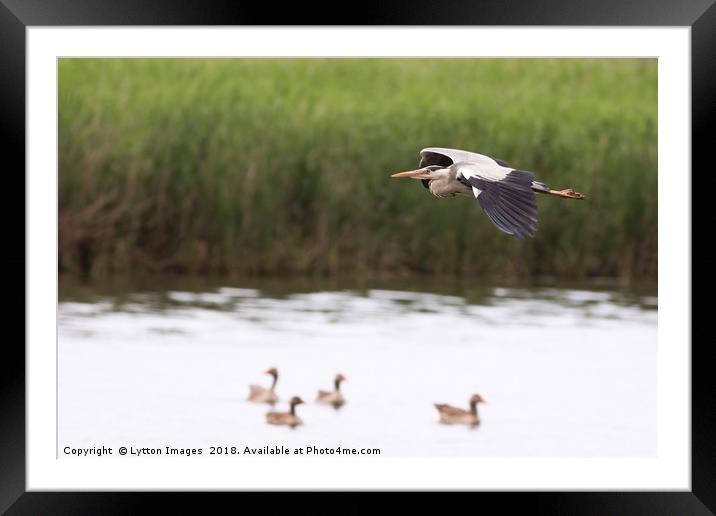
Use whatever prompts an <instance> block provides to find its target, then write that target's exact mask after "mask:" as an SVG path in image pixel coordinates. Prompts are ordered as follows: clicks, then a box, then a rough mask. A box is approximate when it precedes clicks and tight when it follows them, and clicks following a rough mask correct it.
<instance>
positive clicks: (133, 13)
mask: <svg viewBox="0 0 716 516" xmlns="http://www.w3.org/2000/svg"><path fill="white" fill-rule="evenodd" d="M714 1H715V0H689V1H684V0H651V1H649V0H631V1H622V0H551V1H544V2H533V1H530V0H522V1H519V2H514V1H513V2H500V1H498V0H492V1H481V2H468V1H465V0H462V1H450V2H441V3H438V2H428V1H425V0H420V1H414V2H400V3H390V2H373V1H369V2H365V1H364V2H361V3H360V4H355V6H353V7H352V8H350V9H342V8H338V7H336V9H335V10H328V9H326V8H325V7H321V6H320V4H318V5H316V6H315V7H312V6H309V5H305V4H304V3H300V4H288V3H286V4H285V5H281V6H280V7H279V6H278V4H277V5H267V4H265V3H258V2H253V3H248V2H244V1H241V0H234V1H216V2H208V1H196V0H187V1H184V2H181V3H179V2H170V1H168V0H154V1H150V2H147V1H139V0H130V1H127V0H124V1H121V2H115V1H110V0H79V1H71V0H55V1H52V0H0V76H1V77H2V78H1V79H0V103H1V105H2V112H1V113H2V117H1V120H2V123H1V124H0V127H2V130H3V135H2V136H3V138H2V139H1V140H0V146H1V147H2V157H3V164H4V166H3V169H4V171H5V173H6V177H8V178H9V179H14V180H15V181H17V183H18V184H17V186H16V188H13V189H12V190H13V192H12V194H10V192H6V194H10V195H7V197H6V198H10V197H12V198H17V199H23V201H21V202H24V199H25V195H24V192H25V185H24V179H21V178H24V174H23V173H22V172H21V171H23V172H24V171H25V145H24V143H25V113H26V111H25V80H26V76H25V50H26V49H25V46H26V43H25V42H26V39H25V30H26V28H28V27H31V26H43V25H50V26H65V25H66V26H88V25H100V26H104V25H110V26H111V25H321V24H325V25H513V26H515V25H533V26H534V25H554V26H567V25H575V26H590V25H607V26H688V27H691V38H692V41H691V49H692V54H691V73H692V171H693V170H702V169H703V170H704V171H706V174H709V173H711V168H712V167H713V165H712V164H711V163H709V160H710V157H711V155H710V153H709V151H710V150H711V147H713V143H712V137H711V136H710V135H711V131H709V129H713V128H714V114H715V113H716V4H715V3H714ZM343 12H345V13H347V14H342V13H343ZM692 177H693V172H692ZM20 191H22V192H23V195H20V194H19V192H20ZM699 191H701V192H705V191H708V189H706V188H702V187H700V188H699V189H693V188H692V192H694V193H698V192H699ZM701 195H702V196H703V195H705V194H704V193H702V194H701ZM695 205H696V204H695V203H694V202H693V201H692V206H695ZM3 206H8V203H4V204H3ZM10 209H11V208H10V207H6V208H5V212H6V220H8V221H9V220H12V219H11V218H10V217H9V215H10V214H11V213H12V214H13V215H14V214H15V213H17V212H16V211H12V212H11V211H10ZM23 213H24V206H23ZM712 217H713V216H711V218H712ZM692 219H693V221H694V224H695V225H696V226H697V227H696V230H697V231H698V225H699V224H704V223H703V222H699V220H703V219H697V218H696V217H692ZM707 220H709V219H707ZM11 226H12V224H7V225H6V227H5V229H6V234H7V231H10V233H11V237H15V236H16V235H15V234H13V233H12V232H13V231H16V232H18V233H20V231H22V236H20V234H18V235H17V237H16V238H10V239H8V242H9V243H11V247H12V249H14V250H15V249H17V250H19V254H21V255H22V256H21V257H18V258H16V257H15V256H14V255H10V254H9V253H6V256H7V257H8V258H6V259H5V261H6V265H7V266H8V270H10V268H13V269H17V268H20V267H24V264H25V263H26V258H27V257H26V255H25V245H24V242H25V233H24V227H23V228H19V225H16V226H18V227H17V228H15V227H11ZM692 234H693V232H692ZM697 234H698V233H697ZM8 247H10V246H8ZM691 252H692V253H693V246H692V249H691ZM10 256H11V257H10ZM692 256H694V255H693V254H692ZM16 276H17V277H18V278H19V275H16ZM18 281H19V279H18ZM702 288H703V287H702ZM23 291H24V290H23ZM23 299H24V295H23ZM24 307H25V305H24V303H22V305H21V304H19V303H15V304H14V307H13V308H8V310H9V311H18V312H19V311H20V310H22V311H23V315H24ZM22 318H23V320H24V317H22ZM20 319H21V317H20V314H19V313H18V314H17V316H16V317H12V316H10V317H8V319H7V320H9V321H15V320H17V321H19V320H20ZM692 321H693V319H692ZM692 328H693V322H692ZM692 331H693V330H692ZM23 335H24V330H23ZM691 344H692V348H691V349H692V462H691V464H692V490H691V491H690V492H668V491H664V492H656V491H648V492H639V493H636V492H621V493H619V492H588V493H587V492H583V493H576V492H570V493H563V492H549V493H544V492H530V493H519V494H518V493H484V492H479V493H470V494H468V496H470V497H477V498H478V500H479V502H480V503H482V501H483V500H488V499H489V500H490V501H493V502H497V503H499V504H500V507H501V509H503V510H510V509H519V508H524V509H526V510H529V511H530V512H532V513H534V512H537V513H540V514H541V513H545V514H547V513H548V514H605V513H608V514H642V513H646V514H710V513H712V512H716V474H715V470H716V460H714V459H715V458H716V446H715V444H714V442H715V441H716V426H715V422H714V414H716V410H714V409H713V407H714V402H715V401H716V400H715V399H714V393H715V392H716V389H715V388H714V385H715V383H714V377H713V375H711V374H710V372H709V371H708V368H709V361H708V360H707V359H706V356H707V349H708V348H707V346H709V344H708V343H707V342H705V340H699V339H693V340H692V342H691ZM3 351H4V352H3V358H4V360H3V363H4V365H5V367H4V371H3V373H2V374H0V406H1V407H2V418H1V419H0V421H1V422H0V511H7V514H73V515H79V514H115V513H116V514H128V513H129V514H131V513H135V512H145V511H146V507H147V505H146V504H147V502H148V501H150V500H151V501H158V502H159V503H160V504H161V506H162V507H163V509H164V510H167V511H170V510H173V507H178V508H183V509H184V510H186V509H190V510H191V509H198V510H201V511H202V512H204V511H206V502H207V501H208V499H209V497H210V496H212V493H200V494H195V495H194V496H195V497H191V498H189V497H188V495H187V494H185V493H171V494H169V493H154V494H151V493H142V494H139V493H119V492H114V493H98V492H94V493H79V492H63V493H49V492H42V493H41V492H26V488H25V473H26V460H25V430H26V428H25V401H26V400H25V389H26V385H25V347H24V338H23V339H22V341H21V340H20V339H8V340H7V341H6V342H5V343H4V349H3ZM213 496H216V494H213ZM233 496H248V493H230V494H222V495H221V498H223V499H224V501H228V500H227V497H233ZM251 496H252V497H253V496H254V495H251ZM274 496H275V495H274ZM352 498H353V502H355V503H359V504H360V503H362V502H361V499H360V497H358V496H356V495H353V496H352ZM461 498H463V497H462V496H461ZM415 499H416V501H418V503H420V504H421V505H422V504H423V503H424V502H423V501H422V496H419V497H415ZM279 500H280V498H279ZM456 501H458V500H456ZM463 502H464V501H463ZM470 503H474V502H473V501H470ZM369 507H370V506H369Z"/></svg>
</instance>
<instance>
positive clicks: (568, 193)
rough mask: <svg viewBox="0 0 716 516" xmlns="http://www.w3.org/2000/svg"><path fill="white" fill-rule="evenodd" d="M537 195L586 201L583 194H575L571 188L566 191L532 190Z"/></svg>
mask: <svg viewBox="0 0 716 516" xmlns="http://www.w3.org/2000/svg"><path fill="white" fill-rule="evenodd" d="M532 190H534V191H535V192H537V193H542V194H547V195H556V196H557V197H564V198H566V199H584V198H585V197H584V194H581V193H579V192H575V191H574V190H572V189H571V188H567V189H565V190H548V189H542V188H532Z"/></svg>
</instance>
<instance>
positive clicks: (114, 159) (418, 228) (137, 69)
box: [58, 59, 657, 284]
mask: <svg viewBox="0 0 716 516" xmlns="http://www.w3.org/2000/svg"><path fill="white" fill-rule="evenodd" d="M58 104H59V160H60V162H59V268H60V272H61V273H67V274H71V275H75V274H77V275H83V276H89V277H92V278H108V277H114V276H117V275H130V276H131V275H133V274H139V273H146V272H152V273H157V272H167V273H168V272H171V273H182V274H192V275H196V274H205V275H227V276H231V277H257V276H264V277H265V276H287V275H291V276H294V275H301V276H303V275H309V276H312V277H334V276H338V275H343V274H349V275H355V276H379V277H414V276H417V275H421V274H430V275H433V276H442V277H454V276H473V275H484V276H486V277H491V278H495V279H502V280H526V281H531V280H534V279H536V278H541V277H545V276H548V277H556V278H571V279H575V280H582V279H585V278H593V277H611V278H618V279H619V280H620V281H621V282H623V283H627V284H628V283H631V282H636V281H642V282H643V281H646V282H650V283H654V284H655V282H656V275H657V62H656V60H655V59H62V60H60V62H59V98H58ZM430 146H440V147H456V148H464V149H468V150H473V151H475V152H479V153H482V154H487V155H491V156H494V157H499V158H502V159H505V160H507V161H508V162H510V163H511V164H512V165H513V166H515V167H517V168H521V169H524V170H531V171H534V172H535V173H536V176H537V178H538V179H539V180H541V181H544V182H546V183H547V184H548V185H550V186H551V187H553V188H557V189H561V188H566V187H571V188H574V189H575V190H577V191H579V192H582V193H585V194H586V195H587V196H588V199H587V200H586V201H581V202H580V201H568V200H562V199H558V198H550V197H540V198H539V199H538V202H539V210H540V223H539V230H538V232H537V235H536V237H535V238H534V239H531V240H529V241H527V242H520V241H518V240H516V239H514V238H512V237H509V236H507V235H505V234H503V233H501V232H500V231H499V230H497V228H496V227H494V226H493V225H492V223H491V222H490V221H489V219H488V218H487V217H486V216H485V215H484V214H483V213H482V212H481V209H480V207H479V206H478V205H477V204H476V203H475V202H473V201H470V200H468V199H452V200H437V199H435V198H433V197H432V196H430V195H429V194H428V193H427V191H426V190H425V189H423V188H422V186H421V185H420V183H419V182H417V181H396V180H393V179H391V178H390V174H391V173H393V172H395V171H399V170H407V169H411V168H415V166H416V165H417V163H418V159H419V158H418V152H419V151H420V149H422V148H423V147H430Z"/></svg>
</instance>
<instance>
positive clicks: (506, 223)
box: [457, 163, 537, 240]
mask: <svg viewBox="0 0 716 516" xmlns="http://www.w3.org/2000/svg"><path fill="white" fill-rule="evenodd" d="M457 173H458V175H459V176H462V178H464V179H465V180H467V182H468V183H469V184H470V186H472V191H473V193H474V194H475V197H476V198H477V201H478V202H479V203H480V206H482V209H483V210H485V213H486V214H487V216H488V217H490V220H492V222H494V224H495V225H496V226H497V227H498V228H499V229H501V230H502V231H504V232H505V233H507V234H508V235H513V236H515V237H517V238H519V239H520V240H525V239H526V238H528V237H531V236H534V234H535V232H536V231H537V199H536V198H535V194H534V192H533V191H532V182H533V179H534V174H532V172H527V171H525V170H512V169H508V168H505V167H485V166H481V165H479V164H475V163H458V172H457Z"/></svg>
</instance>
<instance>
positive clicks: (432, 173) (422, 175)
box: [390, 165, 445, 181]
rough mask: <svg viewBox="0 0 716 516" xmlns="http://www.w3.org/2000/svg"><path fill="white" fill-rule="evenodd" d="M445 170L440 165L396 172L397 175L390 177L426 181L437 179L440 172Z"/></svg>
mask: <svg viewBox="0 0 716 516" xmlns="http://www.w3.org/2000/svg"><path fill="white" fill-rule="evenodd" d="M442 170H445V167H443V166H441V165H428V166H427V167H423V168H419V169H417V170H408V171H406V172H398V173H397V174H393V175H392V176H390V177H397V178H398V179H400V178H401V177H407V178H409V179H423V180H425V179H427V180H428V181H429V180H431V179H437V178H438V177H440V176H441V175H442V174H441V172H440V171H442Z"/></svg>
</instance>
